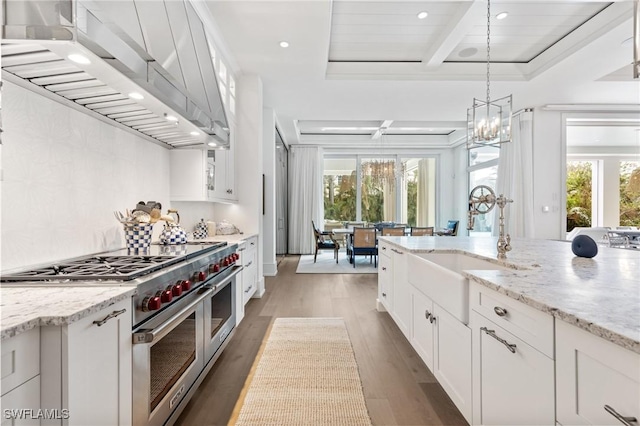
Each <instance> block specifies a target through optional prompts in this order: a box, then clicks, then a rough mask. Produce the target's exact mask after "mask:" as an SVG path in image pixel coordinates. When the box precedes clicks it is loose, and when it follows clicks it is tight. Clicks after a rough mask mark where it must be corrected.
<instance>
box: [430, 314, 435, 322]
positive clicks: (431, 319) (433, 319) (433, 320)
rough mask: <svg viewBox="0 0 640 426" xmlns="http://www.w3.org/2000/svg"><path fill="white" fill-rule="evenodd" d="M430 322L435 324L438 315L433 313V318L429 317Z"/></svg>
mask: <svg viewBox="0 0 640 426" xmlns="http://www.w3.org/2000/svg"><path fill="white" fill-rule="evenodd" d="M429 322H430V323H431V324H433V323H434V322H436V316H435V315H431V318H429Z"/></svg>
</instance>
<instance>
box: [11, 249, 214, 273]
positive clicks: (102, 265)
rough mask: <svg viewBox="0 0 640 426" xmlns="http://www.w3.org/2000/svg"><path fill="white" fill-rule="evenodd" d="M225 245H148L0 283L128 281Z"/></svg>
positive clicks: (76, 260) (63, 263)
mask: <svg viewBox="0 0 640 426" xmlns="http://www.w3.org/2000/svg"><path fill="white" fill-rule="evenodd" d="M226 245H227V243H225V242H220V243H196V244H184V245H178V246H159V245H157V246H151V247H150V248H149V249H148V250H146V251H145V252H143V253H131V252H129V251H128V250H127V249H122V250H116V251H112V252H106V253H99V254H95V255H91V256H83V257H78V258H74V259H69V260H65V261H60V262H56V263H53V264H50V265H43V266H39V267H35V268H32V269H28V270H24V271H17V272H10V273H3V274H2V276H1V277H0V281H1V282H3V283H10V282H29V281H31V282H33V281H36V282H42V281H55V282H59V281H130V280H133V279H136V278H138V277H142V276H144V275H148V274H150V273H152V272H155V271H158V270H160V269H163V268H167V267H169V266H171V265H174V264H177V263H180V262H182V261H185V260H189V259H191V258H193V257H196V256H200V255H202V254H205V253H208V252H210V251H213V250H216V249H218V248H220V247H223V246H226Z"/></svg>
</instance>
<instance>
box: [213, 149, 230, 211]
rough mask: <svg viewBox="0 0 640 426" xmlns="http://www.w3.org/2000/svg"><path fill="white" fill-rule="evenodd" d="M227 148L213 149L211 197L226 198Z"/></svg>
mask: <svg viewBox="0 0 640 426" xmlns="http://www.w3.org/2000/svg"><path fill="white" fill-rule="evenodd" d="M227 153H228V151H227V150H222V149H217V150H215V151H213V154H214V156H215V182H216V183H215V188H214V190H213V193H212V199H226V198H227V182H226V181H227Z"/></svg>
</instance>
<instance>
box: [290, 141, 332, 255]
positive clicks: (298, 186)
mask: <svg viewBox="0 0 640 426" xmlns="http://www.w3.org/2000/svg"><path fill="white" fill-rule="evenodd" d="M290 160H291V161H290V162H289V165H290V167H289V184H290V190H289V253H293V254H311V253H313V252H314V250H315V237H314V235H313V228H312V227H311V221H312V220H313V221H314V222H315V224H316V226H317V227H318V228H320V229H321V230H322V228H323V224H324V208H323V201H324V200H323V197H322V173H323V164H322V149H321V148H319V147H304V146H292V147H291V153H290Z"/></svg>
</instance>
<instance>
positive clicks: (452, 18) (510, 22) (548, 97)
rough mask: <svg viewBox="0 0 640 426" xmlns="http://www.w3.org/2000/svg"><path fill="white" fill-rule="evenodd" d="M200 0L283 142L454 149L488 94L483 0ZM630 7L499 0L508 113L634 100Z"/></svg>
mask: <svg viewBox="0 0 640 426" xmlns="http://www.w3.org/2000/svg"><path fill="white" fill-rule="evenodd" d="M207 6H208V10H209V11H210V13H211V21H210V22H211V23H212V26H213V27H214V30H215V31H216V32H217V34H218V35H219V36H220V37H221V39H222V40H223V42H224V45H225V49H226V50H227V52H226V53H227V55H228V56H229V57H230V59H231V60H232V61H233V62H235V64H234V65H235V67H236V68H237V71H238V72H239V73H244V74H257V75H260V77H261V79H262V82H263V88H264V101H265V104H266V105H268V106H271V107H273V108H274V110H275V111H276V113H277V115H278V121H279V125H280V127H281V130H282V132H283V133H284V135H283V136H284V138H285V140H286V142H287V143H288V144H297V143H302V144H320V145H323V146H330V147H344V148H352V147H367V146H369V147H370V146H372V143H373V142H375V143H376V144H377V143H378V142H377V141H378V140H379V138H380V135H381V134H383V135H384V136H383V138H384V139H386V142H385V143H388V144H390V145H391V146H397V147H405V146H406V147H415V146H419V147H442V146H451V145H452V144H455V142H456V141H457V140H460V138H462V137H463V134H464V129H465V128H466V123H465V120H466V108H467V107H468V106H469V105H470V104H471V103H472V100H473V98H474V97H475V98H480V99H484V98H485V96H486V72H487V70H486V53H487V52H486V42H487V2H486V1H485V0H457V1H453V0H452V1H449V0H442V1H357V0H356V1H348V0H333V1H330V0H296V1H291V0H288V1H271V0H256V1H244V0H236V1H212V0H207ZM632 10H633V2H632V1H631V0H626V1H614V2H610V1H609V2H603V1H590V0H545V1H535V0H529V1H526V0H511V1H499V0H493V1H492V2H491V37H490V39H491V59H492V62H491V95H492V98H498V97H502V96H504V95H507V94H510V93H512V94H513V96H514V98H513V102H514V109H516V110H517V109H520V108H526V107H534V106H542V105H546V104H555V103H561V104H572V103H589V104H611V103H615V104H640V83H639V82H638V80H633V79H632V78H631V77H632V74H631V66H630V63H631V61H632V58H633V55H632V45H631V43H630V38H631V36H632V33H633V23H632ZM420 12H426V13H427V16H426V18H424V19H419V18H418V14H419V13H420ZM501 12H507V14H508V16H507V17H506V18H504V19H497V17H496V16H497V14H499V13H501ZM281 41H287V42H288V43H289V47H287V48H282V47H280V45H279V43H280V42H281Z"/></svg>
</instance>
